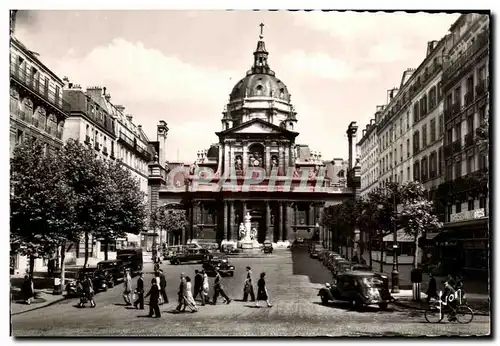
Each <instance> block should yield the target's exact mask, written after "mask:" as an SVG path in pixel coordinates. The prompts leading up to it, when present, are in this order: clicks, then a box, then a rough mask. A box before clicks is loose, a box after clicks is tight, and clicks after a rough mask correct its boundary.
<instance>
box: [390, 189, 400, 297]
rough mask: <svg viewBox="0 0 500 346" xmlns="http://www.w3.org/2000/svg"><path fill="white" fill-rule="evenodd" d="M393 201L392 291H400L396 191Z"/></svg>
mask: <svg viewBox="0 0 500 346" xmlns="http://www.w3.org/2000/svg"><path fill="white" fill-rule="evenodd" d="M392 196H393V199H392V202H393V207H394V210H393V215H394V216H393V222H392V223H393V227H394V230H393V232H394V233H393V244H392V250H393V252H392V273H391V276H392V290H391V292H392V293H399V272H398V255H397V250H398V227H397V224H396V218H397V216H398V209H397V205H396V191H394V189H393V191H392Z"/></svg>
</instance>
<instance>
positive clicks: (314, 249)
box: [309, 244, 325, 258]
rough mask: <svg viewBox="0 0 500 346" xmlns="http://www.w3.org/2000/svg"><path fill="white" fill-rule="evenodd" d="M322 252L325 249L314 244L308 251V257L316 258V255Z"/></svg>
mask: <svg viewBox="0 0 500 346" xmlns="http://www.w3.org/2000/svg"><path fill="white" fill-rule="evenodd" d="M323 250H325V248H324V247H323V245H320V244H316V245H314V247H312V248H311V250H310V251H309V256H311V258H318V253H319V252H320V251H323Z"/></svg>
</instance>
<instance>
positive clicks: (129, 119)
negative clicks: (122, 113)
mask: <svg viewBox="0 0 500 346" xmlns="http://www.w3.org/2000/svg"><path fill="white" fill-rule="evenodd" d="M132 119H133V117H132V114H127V120H128V121H130V122H132Z"/></svg>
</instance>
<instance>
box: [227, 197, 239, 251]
mask: <svg viewBox="0 0 500 346" xmlns="http://www.w3.org/2000/svg"><path fill="white" fill-rule="evenodd" d="M234 227H235V225H234V201H229V230H230V233H231V236H230V238H229V239H230V240H234V241H238V236H237V234H236V232H235V229H234Z"/></svg>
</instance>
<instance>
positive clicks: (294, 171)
mask: <svg viewBox="0 0 500 346" xmlns="http://www.w3.org/2000/svg"><path fill="white" fill-rule="evenodd" d="M293 177H294V178H300V174H299V171H298V169H297V167H295V168H294V169H293Z"/></svg>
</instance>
